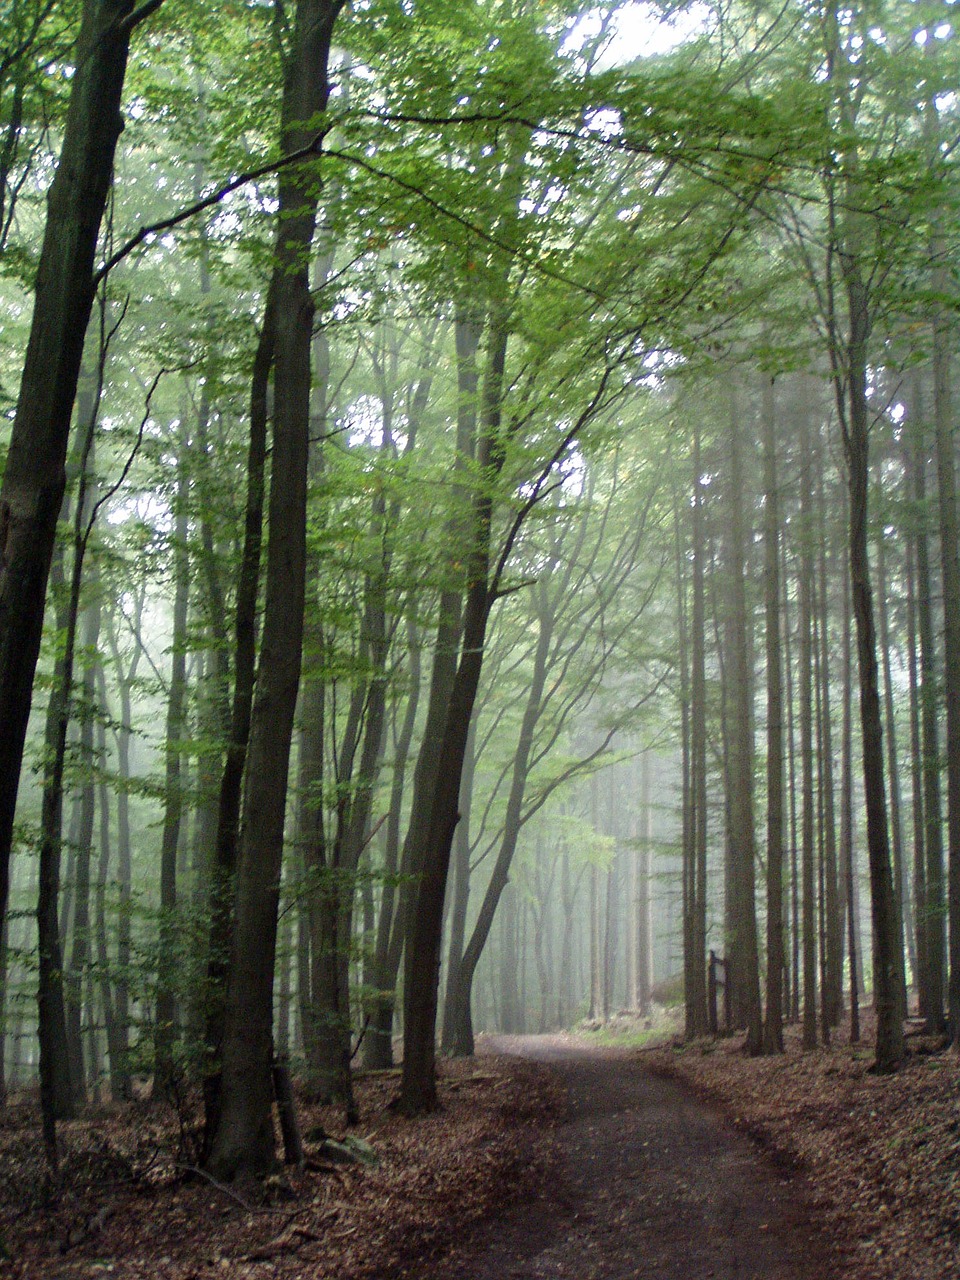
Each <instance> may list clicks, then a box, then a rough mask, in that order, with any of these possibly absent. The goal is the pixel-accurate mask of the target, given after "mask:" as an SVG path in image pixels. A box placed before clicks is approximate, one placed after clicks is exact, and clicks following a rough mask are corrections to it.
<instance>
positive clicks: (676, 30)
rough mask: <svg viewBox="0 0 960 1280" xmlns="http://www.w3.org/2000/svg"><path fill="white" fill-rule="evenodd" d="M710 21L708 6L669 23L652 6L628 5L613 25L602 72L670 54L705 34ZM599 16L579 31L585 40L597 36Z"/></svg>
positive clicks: (698, 6) (694, 8)
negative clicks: (685, 42) (699, 35)
mask: <svg viewBox="0 0 960 1280" xmlns="http://www.w3.org/2000/svg"><path fill="white" fill-rule="evenodd" d="M708 17H709V9H708V8H707V6H706V5H702V4H693V5H691V6H690V7H689V8H684V9H681V10H679V11H678V12H677V13H675V14H674V15H673V16H672V17H671V18H670V19H669V20H667V19H664V18H662V17H661V16H660V13H659V11H658V8H657V6H656V5H653V4H642V3H640V4H625V5H623V6H622V7H621V8H620V10H619V11H618V12H617V13H616V15H615V16H614V18H613V21H612V33H611V35H610V37H609V41H608V44H607V47H606V49H605V50H604V52H603V54H602V56H601V58H600V60H599V64H598V65H599V66H600V67H601V68H605V67H612V66H617V65H622V64H623V63H625V62H631V61H632V60H633V59H634V58H639V57H650V56H652V55H655V54H658V53H669V51H670V50H671V49H675V48H676V47H677V45H679V44H683V42H684V41H685V40H689V39H690V38H691V37H692V36H695V35H697V34H699V33H700V32H702V31H703V29H704V27H705V26H706V23H707V20H708ZM600 22H601V16H600V14H599V13H598V14H596V15H595V16H592V17H590V18H585V19H584V20H583V22H581V23H579V24H578V26H577V28H576V30H577V33H578V34H580V35H581V36H582V38H583V39H587V38H589V37H590V36H593V35H596V34H597V31H598V29H599V26H600Z"/></svg>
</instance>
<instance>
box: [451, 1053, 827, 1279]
mask: <svg viewBox="0 0 960 1280" xmlns="http://www.w3.org/2000/svg"><path fill="white" fill-rule="evenodd" d="M485 1051H487V1052H495V1053H509V1054H518V1055H521V1056H524V1057H529V1058H534V1059H537V1060H539V1061H542V1062H545V1063H548V1064H549V1065H550V1067H551V1068H552V1069H554V1070H555V1071H556V1072H557V1073H558V1074H559V1076H560V1078H561V1079H562V1081H563V1083H564V1085H565V1086H566V1089H567V1092H568V1095H569V1099H570V1114H569V1118H568V1119H567V1121H566V1122H565V1123H564V1124H562V1125H561V1126H560V1127H559V1129H558V1130H557V1134H556V1139H557V1142H558V1145H559V1148H560V1152H559V1154H560V1169H559V1175H558V1176H557V1177H556V1178H554V1179H551V1182H550V1185H549V1186H548V1187H547V1188H546V1189H545V1190H544V1192H543V1193H542V1195H541V1196H540V1197H539V1198H538V1199H537V1200H535V1201H534V1202H527V1203H522V1204H520V1205H516V1206H514V1207H512V1208H511V1209H509V1210H508V1211H507V1212H506V1213H505V1214H504V1215H503V1216H502V1217H500V1218H498V1219H497V1220H495V1221H492V1222H488V1223H486V1224H485V1225H484V1226H483V1227H481V1228H480V1229H479V1230H478V1231H477V1233H476V1234H475V1235H473V1236H471V1237H470V1239H468V1240H467V1241H465V1242H464V1243H463V1244H462V1245H461V1246H460V1247H459V1248H457V1249H456V1250H455V1251H454V1253H453V1254H451V1255H450V1256H449V1257H448V1258H447V1259H446V1260H445V1261H444V1262H443V1263H442V1264H440V1265H438V1266H437V1267H435V1268H431V1274H432V1277H433V1280H548V1278H549V1280H567V1278H569V1280H601V1277H602V1278H603V1280H648V1278H649V1280H653V1278H654V1277H656V1280H824V1278H825V1277H830V1276H831V1275H832V1274H834V1273H835V1271H836V1260H835V1259H833V1258H831V1256H830V1253H829V1250H828V1247H827V1245H826V1243H825V1242H824V1241H823V1240H822V1239H820V1238H819V1237H818V1235H817V1233H816V1231H815V1228H814V1224H813V1222H812V1221H811V1215H810V1211H809V1209H808V1208H807V1207H806V1205H805V1203H804V1197H803V1192H802V1188H801V1187H799V1186H798V1185H797V1183H796V1182H795V1180H793V1179H791V1178H790V1177H789V1176H787V1175H786V1174H785V1173H783V1172H782V1171H779V1170H778V1169H777V1168H776V1167H775V1165H774V1164H773V1163H772V1161H771V1160H770V1159H769V1158H768V1157H766V1156H765V1155H764V1154H763V1153H762V1152H760V1151H758V1149H757V1147H756V1146H755V1145H754V1144H753V1143H752V1142H751V1141H750V1140H749V1139H748V1138H747V1137H745V1136H744V1135H742V1134H740V1133H738V1132H737V1131H736V1130H735V1129H734V1128H733V1127H732V1126H731V1125H730V1124H729V1123H727V1122H726V1121H725V1120H724V1119H723V1118H722V1117H721V1116H720V1115H719V1114H718V1113H717V1112H716V1111H714V1110H712V1109H711V1108H710V1107H709V1106H707V1105H706V1104H704V1103H703V1102H701V1101H700V1100H698V1099H697V1098H696V1097H694V1096H693V1095H692V1094H691V1093H689V1092H688V1091H687V1090H685V1089H684V1088H683V1086H682V1085H680V1084H677V1083H676V1082H674V1081H672V1080H666V1079H663V1078H661V1077H659V1076H656V1075H654V1074H652V1073H651V1072H650V1071H648V1070H646V1069H645V1068H644V1067H643V1065H642V1062H641V1061H639V1060H638V1057H637V1055H636V1054H633V1055H630V1054H628V1053H626V1052H624V1051H616V1050H594V1049H590V1048H585V1047H583V1046H582V1045H578V1044H577V1043H576V1042H575V1041H570V1040H565V1039H564V1038H563V1037H547V1036H530V1037H510V1038H507V1037H498V1038H497V1039H495V1040H493V1039H491V1040H487V1042H486V1046H485Z"/></svg>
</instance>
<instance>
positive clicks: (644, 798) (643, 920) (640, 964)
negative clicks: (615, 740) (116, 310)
mask: <svg viewBox="0 0 960 1280" xmlns="http://www.w3.org/2000/svg"><path fill="white" fill-rule="evenodd" d="M652 774H653V769H652V766H651V757H650V752H649V751H645V752H644V753H643V756H642V757H641V762H640V814H641V817H640V832H639V834H640V840H641V844H640V851H639V852H640V866H639V868H638V869H637V870H638V873H639V874H638V875H637V881H638V883H637V902H636V916H635V921H636V934H635V945H636V953H637V985H636V991H635V996H636V999H635V1000H634V1001H633V1007H634V1008H636V1009H639V1010H640V1012H641V1013H643V1014H648V1013H649V1012H650V1006H651V1003H652V1001H653V894H652V891H651V890H652V885H653V796H652V790H653V783H652ZM631 861H632V862H633V864H634V866H635V867H636V859H635V858H632V859H631Z"/></svg>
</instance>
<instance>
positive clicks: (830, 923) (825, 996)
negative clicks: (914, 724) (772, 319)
mask: <svg viewBox="0 0 960 1280" xmlns="http://www.w3.org/2000/svg"><path fill="white" fill-rule="evenodd" d="M818 454H819V457H818V463H819V465H818V480H817V494H818V499H819V501H818V507H819V515H818V524H819V537H818V542H819V544H820V547H819V557H818V559H819V563H818V572H819V580H820V582H819V595H820V610H819V613H820V663H819V665H820V694H819V697H820V710H821V717H820V724H821V739H822V757H821V778H822V783H823V897H822V903H821V910H822V911H823V918H824V929H823V991H822V1006H823V1024H824V1028H825V1031H824V1041H826V1040H827V1037H828V1031H829V1029H830V1028H832V1027H835V1026H836V1025H837V1024H838V1022H839V1021H840V1010H841V1006H842V1004H843V919H842V917H841V913H840V886H839V869H838V861H837V822H836V803H835V795H834V772H833V709H832V706H831V699H830V690H831V663H830V592H829V575H828V565H827V553H828V533H827V525H826V510H827V497H826V493H825V490H824V474H823V469H824V457H823V449H822V447H821V448H820V450H818ZM831 561H832V556H831Z"/></svg>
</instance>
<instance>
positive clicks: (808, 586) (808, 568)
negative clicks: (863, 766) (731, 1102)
mask: <svg viewBox="0 0 960 1280" xmlns="http://www.w3.org/2000/svg"><path fill="white" fill-rule="evenodd" d="M800 412H801V433H800V450H801V463H800V467H801V471H800V520H801V528H800V539H801V546H800V583H799V602H798V613H797V627H798V631H799V640H798V651H799V652H798V660H799V664H800V670H799V678H798V689H797V695H798V700H799V704H800V705H799V719H800V769H801V776H802V780H803V781H802V801H801V804H802V808H801V819H800V821H801V833H800V862H801V876H802V885H801V898H802V935H803V939H802V941H803V1047H804V1048H805V1049H814V1048H816V1044H817V937H816V928H815V923H814V921H815V918H816V900H815V894H816V890H815V884H814V806H815V798H814V790H813V587H814V583H813V574H814V556H813V536H814V529H813V513H812V509H811V499H812V497H813V487H812V485H813V476H812V448H811V443H810V418H809V414H808V413H807V411H806V409H805V408H801V410H800Z"/></svg>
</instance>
